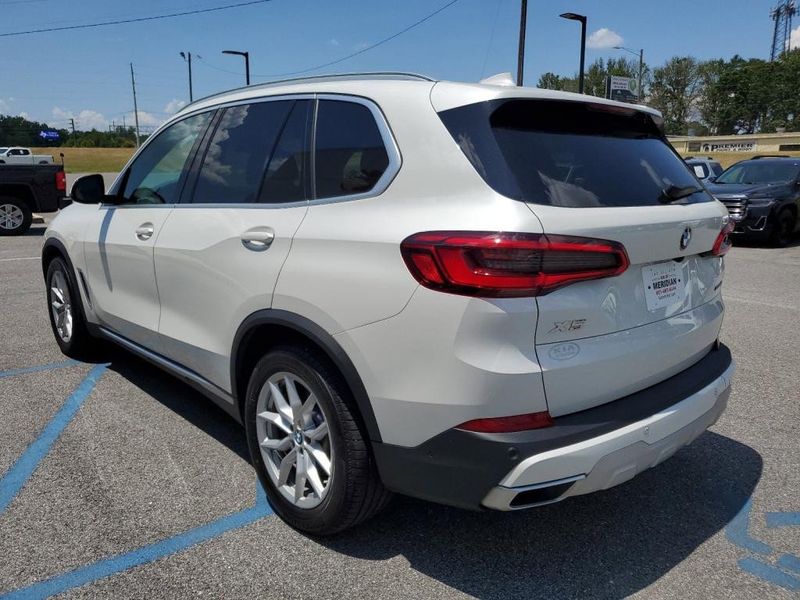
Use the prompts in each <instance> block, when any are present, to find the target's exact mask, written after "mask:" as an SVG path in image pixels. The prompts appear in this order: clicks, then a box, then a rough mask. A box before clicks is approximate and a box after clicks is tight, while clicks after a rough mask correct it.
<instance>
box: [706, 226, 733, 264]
mask: <svg viewBox="0 0 800 600" xmlns="http://www.w3.org/2000/svg"><path fill="white" fill-rule="evenodd" d="M733 228H734V224H733V221H730V220H729V221H728V222H727V223H725V226H724V227H723V228H722V231H720V232H719V235H718V236H717V239H716V241H715V242H714V247H713V248H712V249H711V255H712V256H725V255H726V254H727V253H728V250H730V249H731V246H732V245H733V242H731V235H730V234H731V233H733Z"/></svg>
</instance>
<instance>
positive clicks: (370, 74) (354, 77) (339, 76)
mask: <svg viewBox="0 0 800 600" xmlns="http://www.w3.org/2000/svg"><path fill="white" fill-rule="evenodd" d="M363 79H390V80H398V81H436V80H435V79H432V78H430V77H428V76H427V75H420V74H419V73H403V72H401V71H365V72H362V73H333V74H328V75H312V76H310V77H293V78H290V79H275V80H273V81H265V82H263V83H256V84H253V85H246V86H243V87H238V88H233V89H230V90H225V91H224V92H217V93H216V94H210V95H209V96H204V97H202V98H198V99H197V100H195V101H194V102H190V103H189V104H187V105H186V106H184V107H183V108H182V109H181V110H182V111H183V110H186V109H187V108H189V107H190V106H194V105H195V104H198V103H200V102H203V101H205V100H209V99H211V98H216V97H217V96H224V95H226V94H231V93H233V92H241V91H244V90H257V89H263V88H269V87H272V86H278V85H284V84H287V83H304V82H307V81H309V82H320V81H358V80H363Z"/></svg>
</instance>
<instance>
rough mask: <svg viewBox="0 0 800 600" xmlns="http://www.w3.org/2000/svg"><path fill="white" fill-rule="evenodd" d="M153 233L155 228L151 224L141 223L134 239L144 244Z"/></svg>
mask: <svg viewBox="0 0 800 600" xmlns="http://www.w3.org/2000/svg"><path fill="white" fill-rule="evenodd" d="M154 231H155V228H154V227H153V224H152V223H143V224H141V225H140V226H139V228H138V229H137V230H136V237H137V238H139V239H140V240H141V241H143V242H146V241H147V240H149V239H150V238H151V237H152V236H153V232H154Z"/></svg>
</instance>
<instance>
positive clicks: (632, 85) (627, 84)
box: [606, 75, 639, 103]
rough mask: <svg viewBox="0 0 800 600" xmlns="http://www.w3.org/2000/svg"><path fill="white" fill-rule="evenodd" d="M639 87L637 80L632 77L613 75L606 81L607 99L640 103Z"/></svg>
mask: <svg viewBox="0 0 800 600" xmlns="http://www.w3.org/2000/svg"><path fill="white" fill-rule="evenodd" d="M638 87H639V86H637V85H636V80H635V79H633V78H632V77H617V76H616V75H611V76H610V77H609V78H608V79H607V80H606V98H611V99H612V100H617V101H618V102H630V103H634V102H638V97H637V93H638V91H637V90H638Z"/></svg>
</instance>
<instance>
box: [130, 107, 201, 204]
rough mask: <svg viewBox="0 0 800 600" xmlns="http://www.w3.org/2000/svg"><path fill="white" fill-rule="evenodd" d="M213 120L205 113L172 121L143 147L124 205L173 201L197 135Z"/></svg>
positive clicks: (132, 170) (177, 192) (177, 195)
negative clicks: (175, 121)
mask: <svg viewBox="0 0 800 600" xmlns="http://www.w3.org/2000/svg"><path fill="white" fill-rule="evenodd" d="M210 119H211V113H202V114H199V115H195V116H193V117H189V118H187V119H183V120H182V121H178V122H177V123H173V124H172V125H170V126H169V127H167V128H166V129H164V131H162V132H161V133H159V134H158V136H157V137H156V138H155V139H153V141H151V142H150V143H148V144H147V146H146V147H145V148H144V149H143V150H142V152H141V153H140V154H139V156H137V157H136V160H134V161H133V164H131V166H130V169H129V170H128V175H127V180H126V182H125V189H124V190H123V192H122V193H123V197H124V199H125V202H124V203H125V204H174V203H176V202H178V197H179V195H180V189H179V185H178V184H179V182H180V179H181V174H182V173H183V171H184V169H185V168H186V163H187V160H188V158H189V155H190V154H191V151H192V147H193V146H194V144H195V142H196V141H197V138H198V137H199V136H200V135H202V133H203V132H204V131H205V129H206V126H207V125H208V122H209V120H210Z"/></svg>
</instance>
